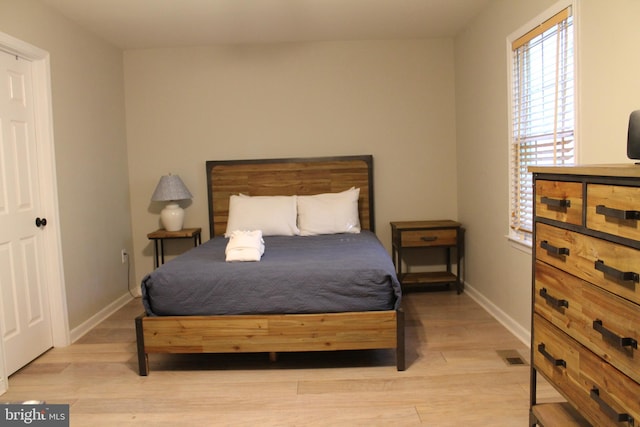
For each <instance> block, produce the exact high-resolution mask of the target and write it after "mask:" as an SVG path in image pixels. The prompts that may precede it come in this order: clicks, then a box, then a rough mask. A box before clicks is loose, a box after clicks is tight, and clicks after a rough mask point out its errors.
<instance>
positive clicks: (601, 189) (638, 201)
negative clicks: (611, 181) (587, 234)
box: [587, 184, 640, 240]
mask: <svg viewBox="0 0 640 427" xmlns="http://www.w3.org/2000/svg"><path fill="white" fill-rule="evenodd" d="M587 227H588V228H591V229H592V230H598V231H603V232H605V233H609V234H614V235H616V236H621V237H626V238H628V239H633V240H640V187H625V186H622V185H602V184H589V185H588V186H587Z"/></svg>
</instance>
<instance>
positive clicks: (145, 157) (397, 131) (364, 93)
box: [125, 39, 457, 282]
mask: <svg viewBox="0 0 640 427" xmlns="http://www.w3.org/2000/svg"><path fill="white" fill-rule="evenodd" d="M125 83H126V105H127V136H128V141H129V176H130V188H131V207H132V221H133V234H134V247H135V251H134V254H135V260H136V270H137V272H138V277H137V281H138V282H139V281H140V280H141V278H142V276H143V275H144V274H145V273H146V272H148V271H150V270H151V269H152V266H153V261H152V255H153V247H152V245H151V244H150V242H149V241H148V240H147V238H146V235H147V233H149V232H151V231H153V230H155V229H156V228H158V226H159V223H158V213H159V211H160V209H161V208H162V205H160V204H156V203H151V202H150V197H151V193H152V192H153V190H154V188H155V186H156V184H157V182H158V179H159V178H160V176H161V175H163V174H167V173H168V172H172V173H174V174H179V175H180V176H181V177H182V179H183V181H184V182H185V183H186V185H187V186H188V187H189V189H190V190H191V192H192V193H193V194H194V199H193V201H192V203H191V205H189V206H188V207H187V208H186V220H185V226H187V227H202V228H203V233H204V234H203V238H204V240H207V239H208V237H209V231H208V208H207V197H206V181H205V161H206V160H224V159H240V158H279V157H304V156H335V155H347V154H372V155H373V156H374V171H375V208H376V227H377V233H378V236H379V237H380V239H381V240H382V242H383V243H384V244H385V245H387V247H390V226H389V222H390V221H392V220H405V219H441V218H452V219H456V213H457V200H456V171H455V169H456V160H455V159H456V150H455V118H454V114H455V109H454V93H455V92H454V63H453V41H452V40H449V39H442V40H441V39H436V40H408V41H362V42H327V43H291V44H276V45H256V46H217V47H194V48H178V49H151V50H130V51H126V52H125ZM187 205H188V204H187ZM185 206H186V205H185ZM178 243H180V242H170V243H169V244H168V245H167V246H168V248H167V251H171V250H176V248H180V249H183V248H181V247H180V246H179V245H178ZM182 243H184V245H185V246H188V245H189V242H182ZM169 246H171V247H169ZM172 248H173V249H172ZM176 252H177V250H176Z"/></svg>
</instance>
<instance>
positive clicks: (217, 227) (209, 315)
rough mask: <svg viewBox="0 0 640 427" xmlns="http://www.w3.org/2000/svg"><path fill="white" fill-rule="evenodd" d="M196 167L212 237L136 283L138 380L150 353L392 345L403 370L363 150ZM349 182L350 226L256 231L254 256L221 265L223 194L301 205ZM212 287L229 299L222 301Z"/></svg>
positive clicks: (399, 321)
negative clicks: (258, 244)
mask: <svg viewBox="0 0 640 427" xmlns="http://www.w3.org/2000/svg"><path fill="white" fill-rule="evenodd" d="M206 174H207V193H208V208H209V229H210V236H211V239H210V240H209V241H208V242H205V243H204V244H202V245H200V246H198V247H196V248H193V249H191V250H190V251H188V252H187V253H185V254H183V255H181V256H179V257H177V258H175V259H174V260H172V261H170V262H168V263H166V264H164V265H163V266H161V267H160V268H158V269H157V270H155V271H154V272H152V273H150V274H149V275H147V276H146V277H145V278H144V280H143V283H142V293H143V304H144V306H145V313H144V314H142V315H140V316H139V317H137V318H136V319H135V326H136V340H137V351H138V366H139V373H140V375H143V376H144V375H148V373H149V354H152V353H249V352H252V353H253V352H264V353H268V354H270V355H271V357H272V358H274V356H275V355H276V354H277V353H280V352H302V351H337V350H368V349H394V350H395V353H396V367H397V369H398V370H404V369H405V354H404V313H403V311H402V309H401V307H400V301H401V291H400V285H399V283H398V281H397V278H396V277H395V270H394V268H393V264H392V262H391V258H390V257H389V255H388V253H387V252H386V250H384V248H383V247H382V245H381V244H380V242H379V240H378V239H377V238H376V237H375V234H374V231H375V229H374V228H375V227H374V224H375V221H374V209H373V194H374V193H373V159H372V156H368V155H367V156H346V157H322V158H305V159H267V160H234V161H207V162H206ZM354 189H357V191H358V195H357V198H356V201H355V203H356V204H357V214H356V215H357V216H358V220H359V226H360V228H361V231H360V232H359V233H350V232H346V233H334V234H328V235H314V236H299V235H293V236H279V235H274V236H269V235H266V236H264V244H265V247H266V251H265V252H264V254H265V255H264V257H263V259H262V260H261V261H260V262H253V263H246V262H245V263H228V262H226V263H225V262H224V250H225V246H226V243H227V242H228V240H229V239H227V238H225V233H226V232H227V231H228V230H227V223H228V222H229V221H235V219H236V217H237V214H236V215H231V216H230V200H232V203H234V200H235V201H236V202H237V203H240V202H243V203H244V201H245V199H242V200H240V199H238V197H239V196H238V195H245V196H248V197H250V198H253V200H257V199H260V198H263V196H269V197H268V198H269V199H277V198H278V197H286V196H296V197H297V198H298V200H300V196H311V195H318V194H326V193H330V194H346V193H349V194H351V192H353V191H354ZM232 196H233V197H232ZM256 196H257V197H256ZM314 197H315V196H314ZM234 198H235V199H234ZM303 198H304V197H303ZM307 199H310V200H314V198H313V197H307ZM298 206H301V205H300V204H298ZM311 206H313V205H311ZM236 212H237V208H236ZM298 214H299V215H301V214H302V211H299V212H298ZM267 216H268V215H267ZM303 232H304V230H303ZM298 234H299V230H298ZM310 243H311V245H310ZM337 248H341V249H340V250H341V251H342V252H338V249H337ZM327 254H328V256H329V259H327V260H325V259H324V258H323V257H325V255H327ZM331 256H333V259H331ZM323 263H324V264H323ZM216 264H217V265H216ZM296 266H297V267H301V268H297V267H296ZM201 269H202V272H199V273H198V275H196V274H195V273H194V272H195V271H196V270H201ZM214 271H215V273H214ZM282 272H285V273H286V274H284V275H281V276H278V275H277V274H281V273H282ZM338 278H339V279H340V280H339V281H338V280H337V279H338ZM213 280H215V282H213ZM345 280H346V281H347V282H348V283H345ZM209 281H211V283H210V282H209ZM288 281H290V282H291V286H290V289H289V288H287V287H286V286H285V285H286V283H287V282H288ZM347 285H348V287H347ZM219 288H220V291H222V288H227V290H228V289H229V288H232V289H233V290H234V293H235V294H236V295H233V298H232V297H231V296H224V297H222V296H220V295H219V294H216V292H217V291H218V290H219ZM285 292H289V293H288V294H287V293H285ZM237 295H241V296H242V298H236V296H237ZM207 301H210V303H209V302H207Z"/></svg>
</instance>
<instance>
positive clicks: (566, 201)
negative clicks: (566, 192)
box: [540, 197, 571, 208]
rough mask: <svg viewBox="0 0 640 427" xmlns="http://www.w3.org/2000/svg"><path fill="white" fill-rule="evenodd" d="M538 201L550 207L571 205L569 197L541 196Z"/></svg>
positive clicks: (568, 206)
mask: <svg viewBox="0 0 640 427" xmlns="http://www.w3.org/2000/svg"><path fill="white" fill-rule="evenodd" d="M540 202H541V203H543V204H545V205H547V206H549V207H552V208H570V207H571V200H569V199H552V198H550V197H541V198H540Z"/></svg>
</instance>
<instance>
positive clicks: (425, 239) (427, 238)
mask: <svg viewBox="0 0 640 427" xmlns="http://www.w3.org/2000/svg"><path fill="white" fill-rule="evenodd" d="M420 240H422V241H423V242H435V241H436V240H438V236H422V237H420Z"/></svg>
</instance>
